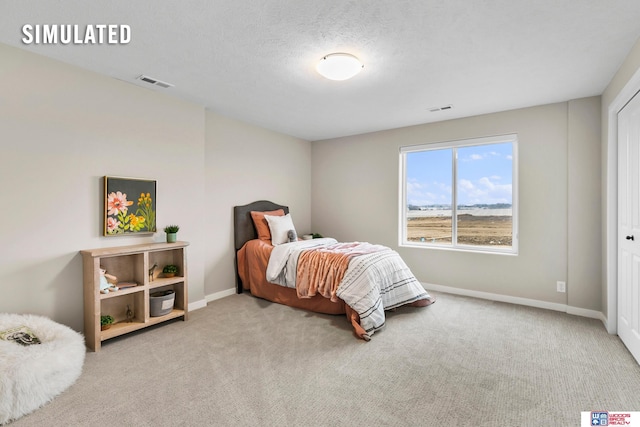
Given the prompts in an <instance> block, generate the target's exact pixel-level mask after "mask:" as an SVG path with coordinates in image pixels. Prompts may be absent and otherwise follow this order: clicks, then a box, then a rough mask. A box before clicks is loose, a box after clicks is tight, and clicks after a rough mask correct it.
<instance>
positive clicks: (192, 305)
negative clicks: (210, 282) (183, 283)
mask: <svg viewBox="0 0 640 427" xmlns="http://www.w3.org/2000/svg"><path fill="white" fill-rule="evenodd" d="M206 306H207V300H204V299H201V300H198V301H195V302H190V303H189V311H193V310H198V309H201V308H205V307H206Z"/></svg>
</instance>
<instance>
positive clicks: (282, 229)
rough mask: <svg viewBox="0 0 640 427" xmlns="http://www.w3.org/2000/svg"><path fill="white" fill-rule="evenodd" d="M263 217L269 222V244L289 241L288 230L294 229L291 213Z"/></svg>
mask: <svg viewBox="0 0 640 427" xmlns="http://www.w3.org/2000/svg"><path fill="white" fill-rule="evenodd" d="M264 219H266V220H267V223H268V224H269V230H270V231H271V244H272V245H273V246H276V245H281V244H283V243H289V230H293V231H295V230H296V229H295V227H294V226H293V220H292V219H291V214H286V215H285V216H272V215H265V216H264Z"/></svg>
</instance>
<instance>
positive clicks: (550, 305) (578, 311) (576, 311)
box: [422, 283, 607, 327]
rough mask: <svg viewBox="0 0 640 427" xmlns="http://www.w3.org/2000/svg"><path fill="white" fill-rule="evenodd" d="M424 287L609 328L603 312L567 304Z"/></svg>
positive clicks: (456, 289) (430, 284)
mask: <svg viewBox="0 0 640 427" xmlns="http://www.w3.org/2000/svg"><path fill="white" fill-rule="evenodd" d="M422 286H424V288H425V289H426V290H427V291H437V292H444V293H447V294H455V295H463V296H467V297H474V298H481V299H487V300H491V301H500V302H507V303H511V304H519V305H526V306H529V307H537V308H544V309H547V310H554V311H561V312H563V313H567V314H573V315H575V316H582V317H589V318H592V319H599V320H601V321H602V322H603V323H604V325H605V327H606V326H607V324H606V318H605V317H604V315H603V314H602V313H601V312H599V311H596V310H588V309H586V308H579V307H572V306H569V305H566V304H558V303H554V302H547V301H540V300H535V299H529V298H520V297H512V296H509V295H501V294H492V293H489V292H480V291H472V290H469V289H461V288H452V287H450V286H442V285H434V284H432V283H422Z"/></svg>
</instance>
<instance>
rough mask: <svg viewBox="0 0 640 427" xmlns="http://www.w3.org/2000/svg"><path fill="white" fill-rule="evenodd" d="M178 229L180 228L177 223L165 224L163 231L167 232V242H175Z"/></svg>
mask: <svg viewBox="0 0 640 427" xmlns="http://www.w3.org/2000/svg"><path fill="white" fill-rule="evenodd" d="M178 230H180V226H178V225H167V226H166V227H165V228H164V232H165V233H167V243H175V242H176V238H177V234H178Z"/></svg>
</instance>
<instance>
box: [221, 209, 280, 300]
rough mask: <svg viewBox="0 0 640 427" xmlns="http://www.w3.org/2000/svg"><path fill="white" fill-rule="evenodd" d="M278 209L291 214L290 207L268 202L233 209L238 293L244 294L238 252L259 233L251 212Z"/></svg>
mask: <svg viewBox="0 0 640 427" xmlns="http://www.w3.org/2000/svg"><path fill="white" fill-rule="evenodd" d="M277 209H282V210H284V213H285V214H288V213H289V207H288V206H283V205H278V204H276V203H273V202H270V201H268V200H260V201H257V202H253V203H249V204H248V205H244V206H234V207H233V239H234V246H235V250H236V256H235V260H236V262H235V264H236V292H237V293H239V294H241V293H242V282H241V281H240V276H239V275H238V255H237V252H238V250H239V249H240V248H242V246H244V244H245V243H247V242H248V241H249V240H253V239H257V238H258V233H257V232H256V228H255V226H254V225H253V219H252V218H251V211H259V212H265V211H275V210H277Z"/></svg>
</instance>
